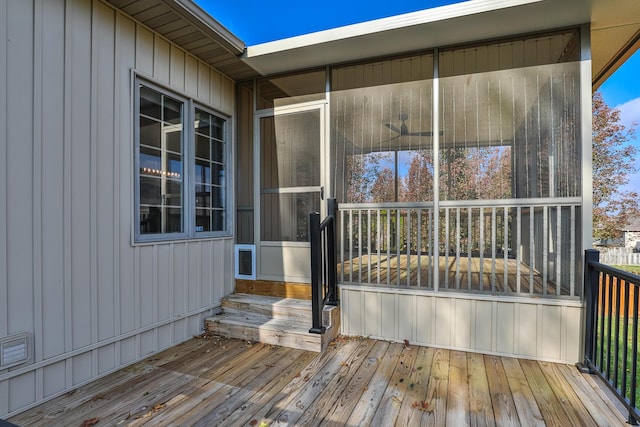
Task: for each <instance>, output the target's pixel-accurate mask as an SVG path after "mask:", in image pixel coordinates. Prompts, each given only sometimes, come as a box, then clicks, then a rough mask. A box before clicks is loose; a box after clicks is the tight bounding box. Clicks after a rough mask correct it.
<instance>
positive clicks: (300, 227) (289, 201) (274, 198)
mask: <svg viewBox="0 0 640 427" xmlns="http://www.w3.org/2000/svg"><path fill="white" fill-rule="evenodd" d="M260 210H261V215H260V221H261V226H260V230H261V239H262V241H266V242H268V241H276V242H280V241H282V242H308V241H309V212H319V211H320V194H319V193H317V192H308V193H283V194H275V193H272V194H261V195H260Z"/></svg>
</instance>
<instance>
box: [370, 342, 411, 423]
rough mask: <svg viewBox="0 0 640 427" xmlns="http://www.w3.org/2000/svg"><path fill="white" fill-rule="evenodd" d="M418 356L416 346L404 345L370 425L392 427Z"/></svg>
mask: <svg viewBox="0 0 640 427" xmlns="http://www.w3.org/2000/svg"><path fill="white" fill-rule="evenodd" d="M417 355H418V348H417V347H416V346H411V345H410V346H407V345H405V347H404V349H403V350H402V353H401V354H400V358H399V360H398V363H397V364H396V367H395V369H394V371H393V374H391V377H390V378H389V380H388V383H387V387H386V389H385V391H384V393H383V394H382V399H381V400H380V404H379V405H378V407H377V408H376V412H375V414H374V415H373V418H372V420H371V425H375V426H392V425H394V424H395V422H396V418H398V414H399V412H400V407H401V405H402V401H403V399H404V398H405V394H406V390H407V387H408V385H409V379H410V376H411V371H412V369H413V365H414V363H415V360H416V356H417Z"/></svg>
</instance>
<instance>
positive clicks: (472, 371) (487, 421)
mask: <svg viewBox="0 0 640 427" xmlns="http://www.w3.org/2000/svg"><path fill="white" fill-rule="evenodd" d="M467 371H468V373H469V418H470V424H471V425H472V426H495V425H496V421H495V417H494V415H493V405H492V403H491V393H490V392H489V381H488V378H487V369H486V367H485V365H484V358H483V357H482V355H481V354H477V353H468V354H467Z"/></svg>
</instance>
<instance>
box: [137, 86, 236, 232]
mask: <svg viewBox="0 0 640 427" xmlns="http://www.w3.org/2000/svg"><path fill="white" fill-rule="evenodd" d="M141 86H144V87H146V88H149V89H151V90H154V91H157V92H159V93H161V94H163V95H166V96H168V97H171V98H173V99H175V100H177V101H180V102H182V103H183V117H182V119H183V120H182V126H183V132H182V140H181V144H182V156H183V164H182V174H183V176H184V177H183V181H182V186H183V191H182V212H183V218H182V230H183V232H181V233H153V234H143V233H141V229H140V87H141ZM133 94H134V102H133V105H134V114H133V127H134V144H133V146H134V147H133V148H134V153H133V154H134V171H133V172H134V173H133V179H134V201H133V204H134V218H133V229H134V230H133V237H134V242H133V243H134V244H138V243H155V242H165V241H171V242H173V241H180V240H191V239H205V238H220V237H231V236H232V232H231V230H232V226H233V223H232V220H231V215H232V209H231V208H232V206H231V202H232V200H231V194H230V188H231V185H232V184H231V179H230V173H231V170H230V167H231V162H230V159H231V143H230V136H231V132H230V125H231V118H230V117H229V116H228V115H226V114H223V113H220V112H219V111H217V110H216V109H214V108H212V107H210V106H208V105H206V104H204V103H202V102H199V101H197V100H195V99H193V98H191V97H189V96H187V95H184V94H181V93H180V92H178V91H176V90H174V89H170V88H167V87H165V86H162V85H159V84H156V83H154V82H153V81H151V80H150V79H148V78H145V77H142V76H140V75H137V74H136V75H134V90H133ZM196 108H198V109H199V110H202V111H204V112H206V113H208V114H211V115H213V116H216V117H218V118H220V119H222V120H223V121H224V130H223V141H224V162H223V168H224V171H225V182H224V191H225V197H224V208H223V211H224V229H223V230H220V231H196V218H195V214H196V206H195V204H196V196H195V191H196V188H195V169H196V168H195V129H194V119H195V110H196Z"/></svg>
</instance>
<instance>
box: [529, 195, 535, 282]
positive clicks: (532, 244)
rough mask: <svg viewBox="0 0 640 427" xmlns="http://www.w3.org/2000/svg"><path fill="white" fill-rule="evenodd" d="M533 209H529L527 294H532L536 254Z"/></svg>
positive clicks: (531, 207)
mask: <svg viewBox="0 0 640 427" xmlns="http://www.w3.org/2000/svg"><path fill="white" fill-rule="evenodd" d="M534 217H535V208H534V207H533V206H530V207H529V293H530V294H533V293H534V292H533V271H534V270H535V268H536V253H535V241H536V235H535V224H534V221H535V218H534Z"/></svg>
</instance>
